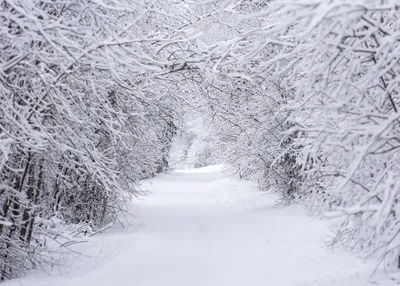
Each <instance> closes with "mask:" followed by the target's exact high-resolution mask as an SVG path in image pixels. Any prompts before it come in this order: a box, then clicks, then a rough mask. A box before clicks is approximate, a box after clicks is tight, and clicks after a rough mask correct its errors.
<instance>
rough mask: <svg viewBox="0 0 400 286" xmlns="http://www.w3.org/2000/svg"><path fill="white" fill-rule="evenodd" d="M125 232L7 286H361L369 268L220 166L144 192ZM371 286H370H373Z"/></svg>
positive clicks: (319, 225) (148, 185) (153, 183)
mask: <svg viewBox="0 0 400 286" xmlns="http://www.w3.org/2000/svg"><path fill="white" fill-rule="evenodd" d="M142 188H143V189H148V190H149V195H148V196H146V197H144V198H142V199H140V200H139V201H135V202H134V204H133V207H132V209H133V211H134V213H135V216H134V217H130V218H128V220H129V221H130V222H131V224H130V225H129V226H125V228H122V227H121V226H115V227H113V228H112V229H109V230H107V231H106V232H105V233H103V234H99V235H97V236H95V237H93V238H91V239H90V241H89V242H88V243H86V244H77V245H74V246H73V247H72V248H73V249H74V250H75V251H77V252H79V253H80V255H77V254H75V255H69V256H67V257H66V258H65V259H64V260H63V262H60V263H62V264H63V265H59V266H57V267H56V266H54V267H53V269H52V270H51V271H50V272H51V273H44V272H43V271H33V272H30V273H28V275H27V276H26V277H24V278H22V279H16V280H12V281H8V282H6V283H5V284H4V285H5V286H16V285H21V286H67V285H68V286H113V285H115V286H178V285H182V286H225V285H226V286H261V285H262V286H265V285H269V286H281V285H282V286H307V285H309V286H322V285H324V286H325V285H326V286H365V285H369V283H370V282H372V283H374V282H377V281H380V282H381V283H382V284H380V285H384V286H387V285H393V284H394V283H393V282H392V281H388V280H386V279H385V278H384V277H383V275H382V276H381V277H375V278H371V279H370V277H369V274H370V273H371V271H372V270H373V266H374V265H373V263H369V264H365V263H363V262H362V261H360V260H358V259H357V258H355V257H354V256H353V255H351V254H349V253H345V252H336V253H334V252H333V251H332V250H329V249H327V248H326V247H325V244H324V240H325V239H326V238H327V236H328V235H329V229H328V227H327V222H326V221H323V220H319V219H312V218H310V217H308V216H306V215H305V213H304V211H303V210H302V209H301V207H280V206H277V205H276V204H275V197H273V196H272V195H270V194H265V193H260V192H258V191H257V189H256V187H255V186H254V185H252V184H250V183H249V182H243V181H236V180H232V179H231V177H229V176H228V175H226V174H225V173H224V172H221V167H220V166H213V167H207V168H201V169H196V170H190V171H180V172H179V171H177V172H171V173H170V174H167V175H162V176H159V177H157V178H155V179H153V180H150V181H148V182H145V183H143V185H142ZM374 284H375V283H374Z"/></svg>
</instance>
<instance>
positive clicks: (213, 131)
mask: <svg viewBox="0 0 400 286" xmlns="http://www.w3.org/2000/svg"><path fill="white" fill-rule="evenodd" d="M399 92H400V4H399V2H398V1H397V0H311V1H310V0H288V1H284V0H205V1H202V0H200V1H196V0H1V1H0V280H9V279H11V278H15V277H19V276H21V275H23V274H24V273H25V272H26V271H27V270H29V269H32V268H37V267H40V266H41V265H44V264H46V263H51V259H52V255H49V253H50V252H51V250H50V245H52V244H54V243H56V244H60V245H63V246H66V247H68V245H69V244H70V243H73V241H74V236H75V235H77V234H85V235H95V234H97V233H98V232H101V231H102V230H104V229H106V228H108V227H109V226H111V225H113V224H116V223H118V222H119V218H120V214H121V213H125V214H126V215H130V212H129V211H128V205H129V204H130V202H131V201H132V200H135V199H136V198H137V197H141V196H142V195H143V194H142V191H141V190H140V188H138V187H137V183H138V182H140V181H141V180H144V179H149V178H152V177H154V176H157V175H158V174H160V173H164V172H166V171H168V170H170V169H171V166H178V167H181V168H186V167H203V166H208V165H213V164H220V163H223V164H224V165H225V166H226V168H227V169H229V170H230V171H231V172H233V173H234V174H235V176H237V178H240V179H242V180H248V181H253V182H256V183H257V184H258V186H259V188H260V190H262V191H265V192H272V193H274V194H276V195H278V196H279V202H280V203H281V204H283V205H285V206H290V205H293V204H301V205H304V206H305V207H306V209H307V210H308V211H309V214H310V215H311V216H316V217H321V216H324V217H326V216H327V217H329V218H331V219H334V220H335V221H337V226H336V228H335V237H334V238H332V242H331V243H332V244H334V245H337V246H340V247H344V248H346V249H348V250H349V251H352V252H355V253H357V254H358V255H361V256H362V257H364V258H366V259H377V261H378V262H377V263H378V264H379V265H381V266H382V265H383V266H384V267H385V268H386V267H387V268H390V269H396V271H399V270H398V269H400V215H399V213H398V212H400V201H399V200H400V180H399V177H400V113H399V112H400V110H399V109H400V94H399ZM396 178H397V179H396Z"/></svg>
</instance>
